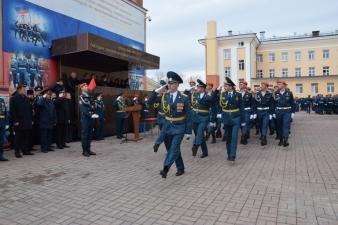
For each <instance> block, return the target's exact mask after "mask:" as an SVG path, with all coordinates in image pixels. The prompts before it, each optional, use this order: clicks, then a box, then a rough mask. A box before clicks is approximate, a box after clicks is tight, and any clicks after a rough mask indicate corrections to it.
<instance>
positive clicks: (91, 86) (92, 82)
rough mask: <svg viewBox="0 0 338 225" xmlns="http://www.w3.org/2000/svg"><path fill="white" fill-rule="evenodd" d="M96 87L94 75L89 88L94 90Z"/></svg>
mask: <svg viewBox="0 0 338 225" xmlns="http://www.w3.org/2000/svg"><path fill="white" fill-rule="evenodd" d="M95 87H96V82H95V78H94V77H92V80H91V81H90V83H89V86H88V89H89V90H90V91H92V90H94V89H95Z"/></svg>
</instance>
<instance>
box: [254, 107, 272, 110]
mask: <svg viewBox="0 0 338 225" xmlns="http://www.w3.org/2000/svg"><path fill="white" fill-rule="evenodd" d="M257 109H258V110H268V109H270V107H264V108H262V107H258V108H257Z"/></svg>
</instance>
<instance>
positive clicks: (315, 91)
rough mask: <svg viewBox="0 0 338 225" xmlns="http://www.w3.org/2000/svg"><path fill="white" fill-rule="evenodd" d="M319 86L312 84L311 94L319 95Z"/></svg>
mask: <svg viewBox="0 0 338 225" xmlns="http://www.w3.org/2000/svg"><path fill="white" fill-rule="evenodd" d="M318 91H319V90H318V84H317V83H312V84H311V94H312V95H315V94H317V93H318Z"/></svg>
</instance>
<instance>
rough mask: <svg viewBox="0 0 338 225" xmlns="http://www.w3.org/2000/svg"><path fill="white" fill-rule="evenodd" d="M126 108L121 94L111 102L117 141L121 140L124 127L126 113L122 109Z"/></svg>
mask: <svg viewBox="0 0 338 225" xmlns="http://www.w3.org/2000/svg"><path fill="white" fill-rule="evenodd" d="M126 107H127V105H126V103H125V101H124V99H123V96H122V93H121V94H120V95H119V96H118V97H117V98H116V100H115V101H114V102H113V109H115V112H116V113H115V119H116V137H117V138H118V139H122V138H123V133H124V125H125V122H126V118H127V113H126V111H124V109H125V108H126Z"/></svg>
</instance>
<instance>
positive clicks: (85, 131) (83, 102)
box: [79, 83, 99, 157]
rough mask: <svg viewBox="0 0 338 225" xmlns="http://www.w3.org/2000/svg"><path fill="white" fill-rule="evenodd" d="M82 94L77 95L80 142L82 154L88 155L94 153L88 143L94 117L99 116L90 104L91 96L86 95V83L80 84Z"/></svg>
mask: <svg viewBox="0 0 338 225" xmlns="http://www.w3.org/2000/svg"><path fill="white" fill-rule="evenodd" d="M80 89H81V91H82V94H81V95H80V96H79V107H80V116H81V119H80V120H81V144H82V155H83V156H85V157H89V156H91V155H96V153H95V152H92V151H91V150H90V143H91V141H92V132H93V126H94V121H93V120H94V119H97V118H99V115H97V114H95V113H94V107H95V106H94V105H92V102H91V98H90V96H89V95H88V85H87V84H86V83H83V84H81V85H80Z"/></svg>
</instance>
